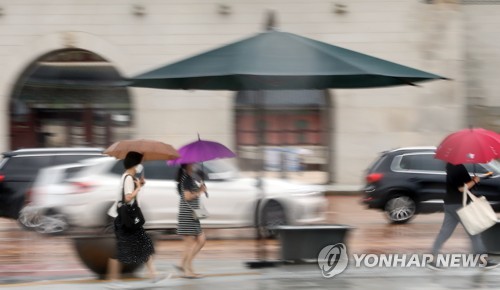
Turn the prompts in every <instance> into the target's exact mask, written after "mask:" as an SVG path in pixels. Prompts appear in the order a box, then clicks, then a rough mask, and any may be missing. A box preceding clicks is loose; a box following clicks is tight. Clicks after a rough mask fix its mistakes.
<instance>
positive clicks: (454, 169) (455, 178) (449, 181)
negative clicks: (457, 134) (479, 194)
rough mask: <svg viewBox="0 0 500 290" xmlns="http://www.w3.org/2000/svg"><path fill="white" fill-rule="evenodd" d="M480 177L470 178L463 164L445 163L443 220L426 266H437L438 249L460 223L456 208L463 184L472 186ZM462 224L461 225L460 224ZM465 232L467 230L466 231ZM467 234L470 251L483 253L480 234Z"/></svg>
mask: <svg viewBox="0 0 500 290" xmlns="http://www.w3.org/2000/svg"><path fill="white" fill-rule="evenodd" d="M480 181H481V179H480V178H479V176H474V177H472V178H471V176H470V175H469V172H467V169H466V168H465V166H464V165H463V164H458V165H453V164H451V163H447V164H446V195H445V197H444V220H443V224H442V225H441V229H440V230H439V234H438V235H437V237H436V240H435V241H434V244H433V246H432V254H433V256H434V261H432V262H431V263H430V264H428V266H429V267H430V268H432V269H437V268H439V265H437V264H436V257H437V255H438V254H439V251H440V250H441V248H442V247H443V245H444V243H445V242H446V241H447V240H448V239H449V238H450V237H451V235H452V234H453V232H454V231H455V228H456V227H457V225H458V223H461V221H460V217H459V216H458V214H457V210H458V209H460V208H462V198H463V194H464V190H465V189H464V186H467V188H472V187H474V186H475V185H477V184H478V183H479V182H480ZM462 226H463V225H462ZM466 232H467V231H466ZM467 235H469V238H470V240H471V243H472V251H473V253H474V254H485V253H486V248H485V246H484V244H483V241H482V239H481V235H480V234H478V235H470V234H469V233H467ZM496 266H497V264H496V263H493V262H492V261H489V260H488V261H487V263H486V265H485V268H494V267H496Z"/></svg>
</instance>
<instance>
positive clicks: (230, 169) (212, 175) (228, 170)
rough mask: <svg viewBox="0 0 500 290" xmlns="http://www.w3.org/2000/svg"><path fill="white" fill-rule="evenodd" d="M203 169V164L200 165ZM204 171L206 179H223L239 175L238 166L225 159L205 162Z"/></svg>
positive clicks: (199, 167)
mask: <svg viewBox="0 0 500 290" xmlns="http://www.w3.org/2000/svg"><path fill="white" fill-rule="evenodd" d="M198 169H199V170H201V169H202V166H201V165H198ZM203 172H204V177H205V179H206V180H212V181H221V180H227V179H232V178H235V177H237V176H238V172H239V170H238V168H237V167H236V166H234V165H232V164H231V163H229V162H226V161H223V160H211V161H206V162H203Z"/></svg>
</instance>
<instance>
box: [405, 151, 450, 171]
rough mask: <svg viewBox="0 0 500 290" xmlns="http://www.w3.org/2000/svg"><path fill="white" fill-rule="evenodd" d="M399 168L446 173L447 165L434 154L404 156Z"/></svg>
mask: <svg viewBox="0 0 500 290" xmlns="http://www.w3.org/2000/svg"><path fill="white" fill-rule="evenodd" d="M399 167H400V168H401V169H403V170H420V171H446V163H445V162H444V161H442V160H439V159H435V158H434V154H414V155H403V156H402V158H401V162H400V164H399Z"/></svg>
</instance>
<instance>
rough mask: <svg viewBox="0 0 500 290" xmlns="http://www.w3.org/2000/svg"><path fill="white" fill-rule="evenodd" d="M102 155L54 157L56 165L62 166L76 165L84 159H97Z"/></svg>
mask: <svg viewBox="0 0 500 290" xmlns="http://www.w3.org/2000/svg"><path fill="white" fill-rule="evenodd" d="M98 156H100V155H94V154H78V153H75V154H67V155H66V154H64V155H55V156H54V160H53V162H54V165H61V164H68V163H76V162H78V161H81V160H83V159H88V158H95V157H98Z"/></svg>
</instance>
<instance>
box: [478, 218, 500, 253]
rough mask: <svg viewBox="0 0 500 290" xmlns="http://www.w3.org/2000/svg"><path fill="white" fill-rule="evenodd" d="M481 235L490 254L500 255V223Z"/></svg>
mask: <svg viewBox="0 0 500 290" xmlns="http://www.w3.org/2000/svg"><path fill="white" fill-rule="evenodd" d="M480 235H481V238H482V240H483V244H484V246H485V247H486V252H487V253H488V254H497V255H498V254H500V222H497V223H496V224H495V225H494V226H492V227H491V228H489V229H487V230H486V231H484V232H482V233H481V234H480Z"/></svg>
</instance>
